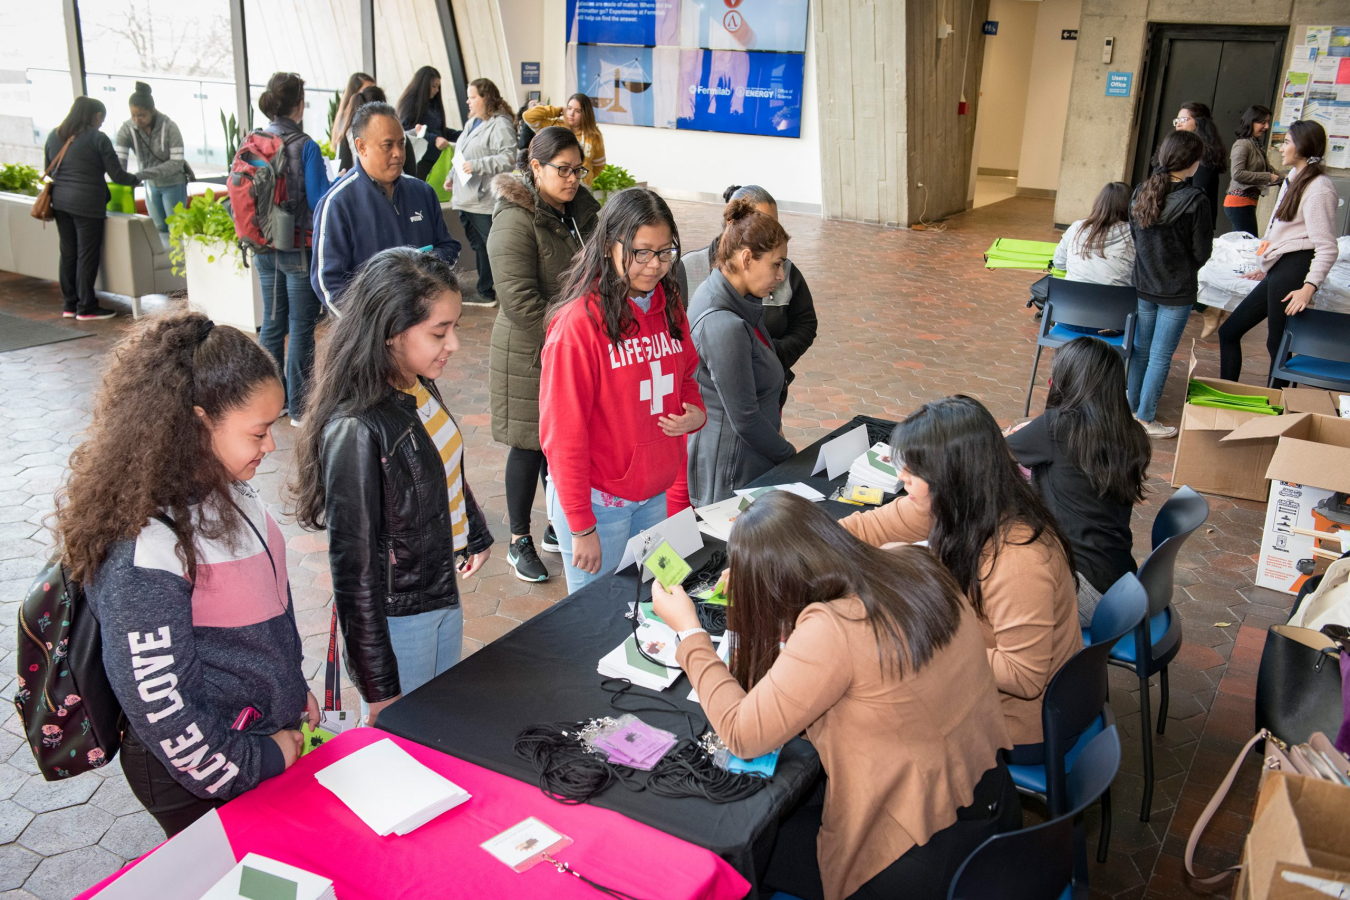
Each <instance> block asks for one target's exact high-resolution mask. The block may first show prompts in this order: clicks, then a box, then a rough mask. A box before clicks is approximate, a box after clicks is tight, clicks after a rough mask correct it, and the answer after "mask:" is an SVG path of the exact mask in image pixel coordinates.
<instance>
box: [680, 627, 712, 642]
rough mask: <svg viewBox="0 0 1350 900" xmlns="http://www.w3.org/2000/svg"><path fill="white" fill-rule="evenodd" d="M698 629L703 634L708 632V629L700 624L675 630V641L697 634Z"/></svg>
mask: <svg viewBox="0 0 1350 900" xmlns="http://www.w3.org/2000/svg"><path fill="white" fill-rule="evenodd" d="M700 631H701V632H703V633H704V634H707V633H708V629H706V628H703V627H702V626H700V627H698V628H686V629H685V630H684V631H677V632H675V643H676V644H678V643H680V642H681V641H683V640H684V639H685V638H687V637H689V635H691V634H698V633H699V632H700Z"/></svg>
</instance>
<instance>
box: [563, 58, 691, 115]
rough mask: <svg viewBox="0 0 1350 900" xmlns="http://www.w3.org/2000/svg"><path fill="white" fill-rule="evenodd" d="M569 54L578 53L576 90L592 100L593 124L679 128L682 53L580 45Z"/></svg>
mask: <svg viewBox="0 0 1350 900" xmlns="http://www.w3.org/2000/svg"><path fill="white" fill-rule="evenodd" d="M569 49H570V50H571V52H574V53H575V54H576V62H575V71H576V77H577V81H576V89H577V90H578V91H579V92H581V93H583V94H585V95H586V96H588V97H590V98H591V103H592V105H594V107H595V121H597V122H599V123H600V124H601V125H606V124H608V125H646V126H648V127H656V128H674V127H675V81H676V78H677V76H678V68H679V53H680V51H679V50H676V49H675V48H673V47H631V46H624V45H621V44H580V45H574V46H573V47H572V48H569Z"/></svg>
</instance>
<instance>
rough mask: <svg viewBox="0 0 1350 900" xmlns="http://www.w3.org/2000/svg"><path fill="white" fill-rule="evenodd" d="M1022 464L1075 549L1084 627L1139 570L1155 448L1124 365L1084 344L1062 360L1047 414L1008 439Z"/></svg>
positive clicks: (1068, 347) (1100, 345) (1092, 343)
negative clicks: (1139, 525)
mask: <svg viewBox="0 0 1350 900" xmlns="http://www.w3.org/2000/svg"><path fill="white" fill-rule="evenodd" d="M1008 447H1009V449H1011V450H1012V452H1013V456H1015V457H1016V458H1017V461H1018V463H1020V464H1021V465H1024V466H1026V467H1027V468H1028V469H1030V470H1031V478H1032V483H1033V484H1034V485H1035V486H1036V490H1037V491H1039V492H1040V495H1041V499H1043V500H1044V501H1045V504H1046V506H1049V507H1050V510H1051V511H1052V512H1053V513H1054V514H1055V521H1056V522H1058V523H1059V527H1060V529H1061V530H1062V531H1063V532H1064V536H1065V537H1067V538H1068V539H1069V543H1070V544H1072V545H1073V556H1074V561H1075V562H1076V563H1077V566H1078V624H1079V625H1081V626H1083V627H1084V628H1086V627H1088V626H1089V625H1090V624H1092V613H1093V611H1094V610H1095V609H1096V608H1097V603H1098V602H1099V601H1100V600H1101V598H1102V595H1103V594H1105V593H1106V592H1107V591H1108V590H1109V589H1110V588H1111V585H1113V584H1115V583H1116V580H1117V579H1119V578H1120V576H1122V575H1124V574H1126V573H1127V572H1133V571H1134V570H1135V564H1134V554H1133V552H1132V548H1133V547H1134V534H1133V532H1131V531H1130V513H1131V511H1132V510H1133V509H1134V505H1135V504H1136V503H1138V502H1139V501H1140V500H1143V499H1144V479H1145V478H1147V477H1148V463H1149V460H1150V458H1151V457H1152V456H1153V444H1152V443H1151V442H1150V441H1149V439H1148V435H1147V434H1145V433H1144V429H1143V427H1142V426H1140V424H1139V423H1138V422H1136V421H1135V420H1134V417H1133V416H1132V415H1130V404H1129V402H1128V401H1126V399H1125V364H1124V363H1123V362H1121V361H1120V356H1119V354H1117V353H1116V351H1115V350H1113V349H1112V348H1111V347H1110V346H1109V345H1107V344H1106V343H1105V342H1104V341H1099V340H1096V339H1095V338H1087V337H1081V338H1078V339H1076V340H1072V341H1070V342H1069V343H1067V344H1065V345H1064V346H1063V347H1061V348H1060V349H1059V350H1058V351H1057V352H1056V353H1055V367H1054V370H1053V372H1052V374H1051V376H1050V396H1049V397H1048V398H1047V399H1046V401H1045V412H1044V413H1042V414H1041V415H1039V416H1037V417H1036V418H1034V419H1032V420H1031V421H1030V422H1028V423H1026V424H1025V425H1023V426H1022V427H1020V428H1018V429H1017V430H1016V431H1014V432H1012V433H1011V434H1009V435H1008Z"/></svg>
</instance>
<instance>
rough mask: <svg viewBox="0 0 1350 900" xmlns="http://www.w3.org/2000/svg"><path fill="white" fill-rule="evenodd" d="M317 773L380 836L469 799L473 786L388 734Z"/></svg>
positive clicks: (408, 827) (415, 825) (420, 823)
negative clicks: (466, 786)
mask: <svg viewBox="0 0 1350 900" xmlns="http://www.w3.org/2000/svg"><path fill="white" fill-rule="evenodd" d="M314 777H315V778H316V779H318V782H319V784H321V785H323V786H324V787H326V788H328V790H330V791H332V792H333V793H334V794H336V795H337V798H338V799H339V800H341V801H342V802H343V803H345V804H346V805H347V808H348V809H350V810H351V811H352V812H354V813H356V815H357V816H359V817H360V819H361V821H363V822H365V823H366V824H367V825H369V826H370V828H371V830H372V831H374V832H375V833H376V834H378V835H379V836H380V837H384V836H385V835H388V834H399V835H403V834H408V833H409V832H411V831H413V830H415V829H417V828H420V827H421V826H423V825H425V824H426V823H427V822H430V821H431V820H432V819H434V818H436V817H437V816H439V815H440V814H441V813H443V812H446V811H447V810H451V809H454V808H455V807H456V806H459V805H460V804H461V803H463V802H464V801H465V800H468V799H469V793H468V791H466V790H464V789H463V788H462V787H460V786H459V785H457V784H455V783H454V782H453V781H451V780H450V779H448V778H446V777H444V776H442V775H439V774H437V773H435V772H433V771H431V770H430V769H428V768H427V767H426V766H424V765H422V764H421V763H420V762H418V761H417V760H415V759H413V757H412V755H411V754H409V753H408V751H406V750H404V749H403V748H402V747H400V746H399V745H398V744H395V743H394V742H393V741H391V740H389V739H388V738H385V739H384V740H382V741H376V742H375V743H373V744H370V745H369V746H366V747H362V748H361V749H360V750H357V751H356V752H355V753H353V754H351V755H350V756H346V757H343V758H342V759H340V760H338V761H337V762H335V763H333V764H332V765H331V766H328V767H327V768H324V769H320V770H319V771H318V772H316V773H314Z"/></svg>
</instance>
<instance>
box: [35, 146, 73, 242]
mask: <svg viewBox="0 0 1350 900" xmlns="http://www.w3.org/2000/svg"><path fill="white" fill-rule="evenodd" d="M73 140H75V138H74V136H71V137H68V138H66V144H65V146H64V147H62V148H61V152H60V153H58V154H56V159H54V160H52V164H51V165H50V166H48V167H47V171H46V172H43V173H42V190H41V191H39V192H38V195H37V199H36V200H34V201H33V209H32V210H31V215H32V216H33V218H35V219H41V220H42V221H44V222H50V221H51V220H52V219H54V218H56V213H55V212H53V211H52V176H53V175H55V174H56V170H57V169H59V168H61V160H63V159H65V158H66V151H67V150H69V149H70V142H71V141H73Z"/></svg>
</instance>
